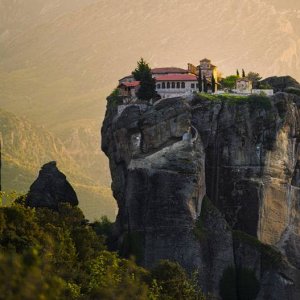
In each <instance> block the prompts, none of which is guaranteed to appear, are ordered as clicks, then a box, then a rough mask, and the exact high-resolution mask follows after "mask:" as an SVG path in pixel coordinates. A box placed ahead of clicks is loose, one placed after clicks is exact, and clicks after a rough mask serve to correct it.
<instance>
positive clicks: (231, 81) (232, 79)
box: [221, 75, 238, 89]
mask: <svg viewBox="0 0 300 300" xmlns="http://www.w3.org/2000/svg"><path fill="white" fill-rule="evenodd" d="M237 79H238V76H237V75H230V76H227V77H225V78H223V79H222V80H221V85H222V87H223V88H227V89H234V88H235V83H236V80H237Z"/></svg>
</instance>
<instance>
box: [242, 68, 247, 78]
mask: <svg viewBox="0 0 300 300" xmlns="http://www.w3.org/2000/svg"><path fill="white" fill-rule="evenodd" d="M242 72H243V77H246V73H245V70H244V69H243V70H242Z"/></svg>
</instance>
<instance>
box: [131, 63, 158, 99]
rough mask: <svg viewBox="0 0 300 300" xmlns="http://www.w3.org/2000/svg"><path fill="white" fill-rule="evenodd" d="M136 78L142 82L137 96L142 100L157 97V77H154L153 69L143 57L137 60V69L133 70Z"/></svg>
mask: <svg viewBox="0 0 300 300" xmlns="http://www.w3.org/2000/svg"><path fill="white" fill-rule="evenodd" d="M132 75H133V77H134V79H135V80H137V81H139V82H140V87H139V89H138V91H137V97H138V98H139V99H140V100H146V101H149V100H151V99H155V98H157V96H158V95H157V92H156V86H155V79H154V78H152V73H151V69H150V67H149V65H148V63H146V62H145V60H144V59H143V58H141V60H140V61H138V62H137V67H136V69H135V70H134V71H133V72H132Z"/></svg>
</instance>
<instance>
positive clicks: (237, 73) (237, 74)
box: [236, 69, 240, 77]
mask: <svg viewBox="0 0 300 300" xmlns="http://www.w3.org/2000/svg"><path fill="white" fill-rule="evenodd" d="M236 76H237V77H240V72H239V70H238V69H237V70H236Z"/></svg>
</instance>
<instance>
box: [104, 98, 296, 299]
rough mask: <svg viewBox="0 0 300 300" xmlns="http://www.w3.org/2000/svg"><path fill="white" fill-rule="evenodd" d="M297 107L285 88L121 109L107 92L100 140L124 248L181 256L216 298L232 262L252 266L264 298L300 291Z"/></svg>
mask: <svg viewBox="0 0 300 300" xmlns="http://www.w3.org/2000/svg"><path fill="white" fill-rule="evenodd" d="M299 113H300V98H299V97H297V96H295V95H289V94H285V93H278V94H276V95H275V96H273V97H272V98H267V97H259V96H257V97H248V98H238V97H231V98H230V97H224V96H223V97H221V96H220V97H208V96H195V97H194V99H193V100H188V99H180V98H173V99H164V100H160V101H158V102H156V103H155V104H154V105H152V106H147V105H145V104H136V105H128V106H127V107H125V109H123V110H121V109H120V106H119V110H118V106H117V101H113V99H110V98H109V99H108V106H107V112H106V117H105V120H104V123H103V127H102V149H103V151H104V152H105V153H106V155H107V156H108V157H109V161H110V169H111V174H112V179H113V183H112V189H113V193H114V196H115V198H116V200H117V203H118V206H119V213H118V216H117V221H116V228H115V236H116V245H117V247H118V249H119V250H120V251H121V252H122V253H123V254H124V255H126V254H130V253H134V254H135V255H136V256H137V258H138V260H139V261H140V263H141V264H143V265H145V266H146V267H152V266H153V265H154V264H155V263H156V262H157V261H158V260H160V259H171V260H177V261H179V262H180V263H181V264H182V265H183V266H184V267H185V268H186V269H187V270H189V271H190V272H191V273H192V272H194V271H197V276H198V282H199V285H200V286H201V287H202V289H203V290H204V291H205V292H206V293H212V294H213V295H214V296H215V297H217V298H218V297H220V283H221V282H222V280H224V278H225V277H226V274H227V273H226V272H227V271H228V270H229V269H230V268H231V267H232V266H234V267H235V268H236V269H237V270H251V272H253V274H254V275H253V276H255V277H256V278H257V280H258V281H259V285H260V289H259V293H258V295H257V299H299V297H300V270H299V268H300V258H299V251H300V248H299V247H300V224H299V217H300V210H299V197H300V195H299V188H300V161H299V160H298V158H299V147H298V145H299V138H300V118H299ZM190 126H192V130H191V136H189V135H188V134H185V133H186V132H187V131H188V129H189V127H190ZM183 136H184V140H183V139H182V137H183ZM206 195H207V196H206ZM236 277H237V278H236V284H237V286H238V285H239V283H238V281H239V280H240V279H239V278H238V277H239V276H236ZM238 293H239V292H238V291H237V294H238ZM237 299H241V298H240V297H239V295H237Z"/></svg>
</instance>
